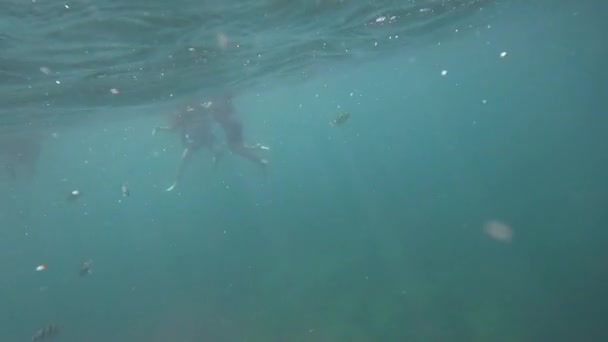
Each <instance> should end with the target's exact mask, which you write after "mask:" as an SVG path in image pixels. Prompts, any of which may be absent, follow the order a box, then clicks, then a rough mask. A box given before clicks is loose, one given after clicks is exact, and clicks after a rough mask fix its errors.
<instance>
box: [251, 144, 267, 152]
mask: <svg viewBox="0 0 608 342" xmlns="http://www.w3.org/2000/svg"><path fill="white" fill-rule="evenodd" d="M249 148H250V149H253V150H264V151H268V150H270V147H268V146H265V145H262V144H260V143H257V144H255V145H253V146H250V147H249Z"/></svg>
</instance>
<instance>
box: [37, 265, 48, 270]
mask: <svg viewBox="0 0 608 342" xmlns="http://www.w3.org/2000/svg"><path fill="white" fill-rule="evenodd" d="M44 270H46V264H40V265H38V266H36V272H41V271H44Z"/></svg>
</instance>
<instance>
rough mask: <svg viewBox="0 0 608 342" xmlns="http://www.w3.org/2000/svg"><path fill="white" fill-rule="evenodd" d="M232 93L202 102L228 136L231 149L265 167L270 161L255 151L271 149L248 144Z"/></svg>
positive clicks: (260, 145) (227, 139)
mask: <svg viewBox="0 0 608 342" xmlns="http://www.w3.org/2000/svg"><path fill="white" fill-rule="evenodd" d="M232 98H233V96H232V94H230V93H223V94H221V95H220V96H216V97H214V98H213V99H212V100H211V101H207V102H205V103H203V104H202V106H203V107H204V108H206V109H207V110H208V111H209V112H210V113H211V116H212V117H213V119H214V120H215V122H217V123H218V124H219V125H220V127H221V128H222V130H223V131H224V135H225V136H226V141H227V143H228V146H229V148H230V150H231V151H232V152H233V153H236V154H238V155H240V156H242V157H244V158H246V159H249V160H251V161H253V162H254V163H256V164H258V165H260V166H262V167H265V166H266V165H267V164H268V161H267V160H266V159H264V158H261V157H259V156H258V155H256V154H255V151H260V150H269V149H270V148H268V147H267V146H264V145H262V144H259V143H258V144H255V145H247V144H246V143H245V141H244V138H243V124H242V123H241V121H240V120H239V118H238V116H237V112H236V109H235V108H234V105H233V104H232Z"/></svg>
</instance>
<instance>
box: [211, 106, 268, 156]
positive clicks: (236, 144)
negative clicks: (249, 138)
mask: <svg viewBox="0 0 608 342" xmlns="http://www.w3.org/2000/svg"><path fill="white" fill-rule="evenodd" d="M220 125H221V126H222V128H223V130H224V132H225V133H226V140H228V145H229V146H230V150H231V151H232V152H234V153H235V154H238V155H240V156H241V157H244V158H246V159H249V160H251V161H253V162H254V163H256V164H258V165H260V166H262V167H265V166H266V164H268V161H267V160H266V159H263V158H260V157H259V156H258V155H256V154H255V153H254V151H256V150H267V149H268V147H266V146H263V145H261V144H256V145H253V146H247V145H246V144H245V141H244V140H243V126H242V125H241V123H240V122H239V121H238V120H236V119H235V118H232V120H226V121H223V122H220Z"/></svg>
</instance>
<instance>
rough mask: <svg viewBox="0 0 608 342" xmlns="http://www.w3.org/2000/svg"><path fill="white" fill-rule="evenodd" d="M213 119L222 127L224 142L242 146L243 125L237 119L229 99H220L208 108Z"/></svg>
mask: <svg viewBox="0 0 608 342" xmlns="http://www.w3.org/2000/svg"><path fill="white" fill-rule="evenodd" d="M209 109H210V112H211V115H213V119H214V120H215V121H216V122H217V123H218V124H219V125H220V126H222V130H223V131H224V134H225V135H226V140H227V141H228V144H230V145H242V144H243V141H244V140H243V125H242V124H241V122H240V121H239V118H238V117H237V114H236V110H235V109H234V106H233V105H232V99H230V98H229V97H220V98H218V99H217V100H215V101H214V102H213V104H212V105H211V107H210V108H209Z"/></svg>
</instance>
